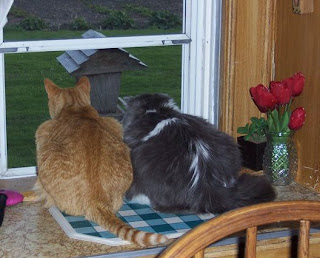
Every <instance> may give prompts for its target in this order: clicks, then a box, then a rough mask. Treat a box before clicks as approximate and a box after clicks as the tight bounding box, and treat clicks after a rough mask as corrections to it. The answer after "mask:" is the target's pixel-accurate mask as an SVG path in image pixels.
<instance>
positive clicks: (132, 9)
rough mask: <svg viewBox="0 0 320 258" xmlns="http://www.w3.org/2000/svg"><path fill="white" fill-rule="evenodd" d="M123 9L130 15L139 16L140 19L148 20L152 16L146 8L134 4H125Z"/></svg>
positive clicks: (150, 11)
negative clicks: (145, 18)
mask: <svg viewBox="0 0 320 258" xmlns="http://www.w3.org/2000/svg"><path fill="white" fill-rule="evenodd" d="M124 9H125V10H126V11H127V12H128V13H130V14H135V15H140V16H142V17H147V18H150V17H151V15H152V10H151V9H149V8H147V7H142V6H138V5H135V4H126V5H125V6H124Z"/></svg>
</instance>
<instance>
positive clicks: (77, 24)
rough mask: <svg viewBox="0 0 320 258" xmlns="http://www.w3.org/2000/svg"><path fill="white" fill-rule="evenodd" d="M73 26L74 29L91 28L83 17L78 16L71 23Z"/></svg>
mask: <svg viewBox="0 0 320 258" xmlns="http://www.w3.org/2000/svg"><path fill="white" fill-rule="evenodd" d="M71 28H72V30H87V29H89V28H90V25H89V23H88V22H87V21H86V20H85V19H84V18H83V17H78V18H75V19H74V20H73V22H72V23H71Z"/></svg>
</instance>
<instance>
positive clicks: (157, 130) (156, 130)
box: [142, 118, 179, 142]
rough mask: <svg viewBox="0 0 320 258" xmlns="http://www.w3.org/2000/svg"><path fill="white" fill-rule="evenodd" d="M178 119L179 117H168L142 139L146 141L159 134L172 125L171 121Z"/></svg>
mask: <svg viewBox="0 0 320 258" xmlns="http://www.w3.org/2000/svg"><path fill="white" fill-rule="evenodd" d="M178 120H179V119H177V118H168V119H165V120H162V121H161V122H159V123H158V124H157V125H156V126H155V128H153V130H152V131H151V132H149V133H148V135H146V136H145V137H143V138H142V141H143V142H145V141H147V140H149V139H150V138H152V137H154V136H157V135H158V134H159V133H160V132H161V131H162V130H163V128H165V127H166V126H168V125H170V124H171V123H174V122H177V121H178Z"/></svg>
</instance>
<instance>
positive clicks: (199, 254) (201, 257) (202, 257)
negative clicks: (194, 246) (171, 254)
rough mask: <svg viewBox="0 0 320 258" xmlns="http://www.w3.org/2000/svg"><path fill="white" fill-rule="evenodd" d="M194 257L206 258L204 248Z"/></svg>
mask: <svg viewBox="0 0 320 258" xmlns="http://www.w3.org/2000/svg"><path fill="white" fill-rule="evenodd" d="M193 257H194V258H204V249H202V250H200V251H199V252H197V253H196V254H195V255H194V256H193Z"/></svg>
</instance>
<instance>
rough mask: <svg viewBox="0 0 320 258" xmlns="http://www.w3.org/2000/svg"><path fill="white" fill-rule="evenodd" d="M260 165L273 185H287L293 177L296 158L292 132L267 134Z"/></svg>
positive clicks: (295, 171) (296, 164)
mask: <svg viewBox="0 0 320 258" xmlns="http://www.w3.org/2000/svg"><path fill="white" fill-rule="evenodd" d="M262 167H263V171H264V173H265V175H266V176H267V177H268V178H269V180H270V181H271V182H272V184H274V185H288V184H290V183H291V182H292V181H293V180H294V179H295V177H296V174H297V168H298V159H297V150H296V146H295V143H294V141H293V132H289V133H268V134H267V145H266V148H265V150H264V155H263V165H262Z"/></svg>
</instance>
